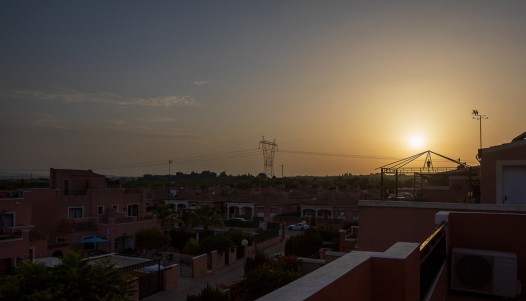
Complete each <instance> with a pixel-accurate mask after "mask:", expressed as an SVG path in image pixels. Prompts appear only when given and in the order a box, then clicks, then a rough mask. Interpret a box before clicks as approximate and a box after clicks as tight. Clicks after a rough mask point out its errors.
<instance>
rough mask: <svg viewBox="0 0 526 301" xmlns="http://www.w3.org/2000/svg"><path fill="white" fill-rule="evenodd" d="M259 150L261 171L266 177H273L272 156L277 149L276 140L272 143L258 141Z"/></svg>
mask: <svg viewBox="0 0 526 301" xmlns="http://www.w3.org/2000/svg"><path fill="white" fill-rule="evenodd" d="M259 148H261V149H263V169H264V172H265V174H266V175H267V177H271V178H272V177H273V176H274V154H275V153H276V150H277V149H278V145H277V144H276V139H274V141H268V140H265V136H263V140H261V141H259Z"/></svg>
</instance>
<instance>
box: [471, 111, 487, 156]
mask: <svg viewBox="0 0 526 301" xmlns="http://www.w3.org/2000/svg"><path fill="white" fill-rule="evenodd" d="M471 115H473V119H476V120H478V121H479V130H480V149H482V119H488V118H489V117H488V116H487V115H484V114H479V111H478V110H476V109H475V110H473V112H471Z"/></svg>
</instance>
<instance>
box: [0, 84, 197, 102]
mask: <svg viewBox="0 0 526 301" xmlns="http://www.w3.org/2000/svg"><path fill="white" fill-rule="evenodd" d="M0 97H11V98H33V99H42V100H59V101H64V102H94V103H110V104H116V105H130V106H151V107H174V106H200V107H202V106H203V105H202V104H201V103H199V102H196V101H195V100H194V99H193V98H192V97H190V96H180V95H173V96H159V97H152V98H141V97H125V96H120V95H116V94H111V93H107V92H92V93H86V92H81V91H76V90H71V89H64V88H60V87H29V86H22V85H17V84H13V83H9V82H0Z"/></svg>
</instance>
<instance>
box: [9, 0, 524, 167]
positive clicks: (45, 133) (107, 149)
mask: <svg viewBox="0 0 526 301" xmlns="http://www.w3.org/2000/svg"><path fill="white" fill-rule="evenodd" d="M0 37H1V47H0V104H1V110H0V137H1V138H2V142H3V143H2V144H1V147H0V176H14V175H19V174H30V173H32V174H35V175H37V174H44V175H46V174H48V170H49V168H72V169H92V170H93V171H95V172H97V173H101V174H106V175H125V176H138V175H143V174H168V169H169V164H168V161H169V160H172V164H171V165H170V172H171V173H175V172H177V171H182V172H185V173H189V172H192V171H196V172H201V171H203V170H210V171H214V172H217V173H220V172H222V171H225V172H226V173H227V174H233V175H237V174H253V175H256V174H258V173H260V172H262V171H263V155H262V151H261V150H260V149H258V146H259V142H260V140H261V139H262V136H265V138H266V139H268V140H271V141H273V140H274V139H275V141H276V143H277V144H278V152H276V155H275V160H274V166H275V174H276V175H277V176H281V174H282V170H283V175H284V176H296V175H320V176H324V175H341V174H345V173H352V174H369V173H374V172H378V170H376V168H377V167H379V166H382V165H385V164H388V163H390V162H393V161H396V160H398V159H401V158H404V157H408V156H411V155H413V154H416V153H419V152H422V151H425V150H428V149H429V150H432V151H434V152H437V153H440V154H443V155H445V156H448V157H451V158H454V159H458V158H460V159H461V160H462V161H466V162H467V163H468V164H471V165H478V162H477V160H476V159H475V155H476V153H477V149H478V148H479V143H480V141H479V122H478V121H477V120H474V119H473V118H472V115H471V112H472V110H473V109H477V110H478V111H479V112H480V114H484V115H487V116H488V117H489V118H488V119H484V120H483V121H482V135H483V137H482V143H483V147H489V146H492V145H499V144H503V143H507V142H510V141H511V139H513V138H514V137H516V136H518V135H519V134H521V133H523V132H524V131H526V122H525V119H526V116H525V115H526V1H496V0H494V1H483V0H473V1H458V0H457V1H434V2H431V1H403V2H402V1H306V0H303V1H247V0H243V1H212V0H210V1H2V2H1V3H0ZM411 141H412V142H413V143H410V142H411ZM435 165H437V166H438V165H440V164H439V163H438V162H437V163H435ZM282 168H283V169H282Z"/></svg>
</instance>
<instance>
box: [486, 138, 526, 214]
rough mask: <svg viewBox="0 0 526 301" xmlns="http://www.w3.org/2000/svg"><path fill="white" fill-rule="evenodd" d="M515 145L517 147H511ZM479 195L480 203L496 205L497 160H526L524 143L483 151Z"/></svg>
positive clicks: (525, 145) (525, 144)
mask: <svg viewBox="0 0 526 301" xmlns="http://www.w3.org/2000/svg"><path fill="white" fill-rule="evenodd" d="M515 145H517V147H512V146H515ZM481 158H482V159H481V162H480V167H481V171H480V173H481V175H480V176H481V179H480V193H481V196H480V197H481V200H480V202H481V203H484V204H496V203H498V202H497V199H496V198H497V187H496V183H497V160H526V143H524V141H519V142H515V143H512V144H510V145H506V146H497V147H496V148H495V149H491V148H489V149H484V150H482V155H481Z"/></svg>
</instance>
